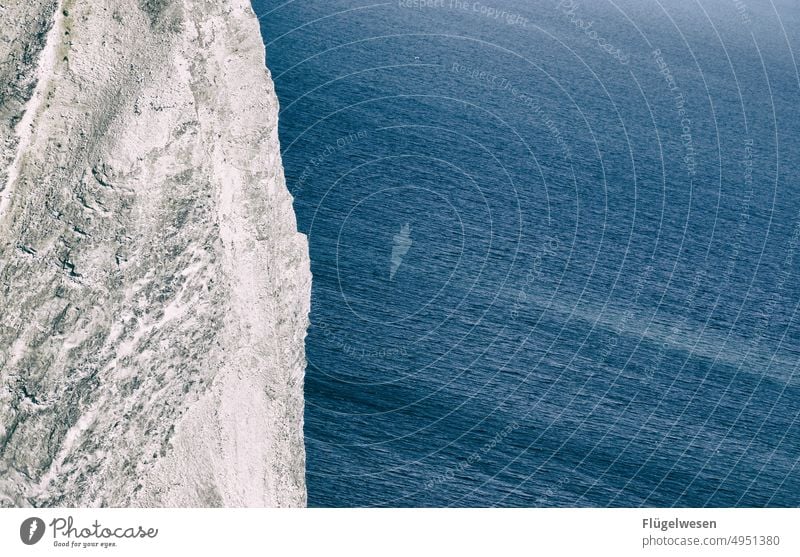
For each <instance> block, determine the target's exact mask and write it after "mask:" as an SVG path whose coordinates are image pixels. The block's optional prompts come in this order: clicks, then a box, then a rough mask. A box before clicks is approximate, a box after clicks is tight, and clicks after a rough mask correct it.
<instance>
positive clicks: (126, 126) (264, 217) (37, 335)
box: [0, 0, 311, 506]
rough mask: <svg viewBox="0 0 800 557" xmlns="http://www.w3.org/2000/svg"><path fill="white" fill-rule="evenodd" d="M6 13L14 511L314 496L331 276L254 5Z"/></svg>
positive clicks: (4, 497) (160, 0)
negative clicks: (292, 155) (313, 352)
mask: <svg viewBox="0 0 800 557" xmlns="http://www.w3.org/2000/svg"><path fill="white" fill-rule="evenodd" d="M0 17H1V18H2V26H1V27H0V64H2V65H0V149H2V151H1V152H0V188H2V191H0V505H2V506H27V505H33V506H96V505H103V506H274V505H280V506H301V505H304V504H305V501H306V495H305V480H304V474H305V453H304V449H303V437H302V425H303V424H302V418H303V392H302V388H303V372H304V368H305V356H304V348H303V341H304V337H305V333H306V327H307V319H308V310H309V298H310V281H311V275H310V270H309V261H308V248H307V243H306V239H305V237H304V236H303V235H301V234H299V233H298V232H297V226H296V221H295V216H294V212H293V208H292V199H291V196H290V195H289V193H288V191H287V189H286V186H285V183H284V177H283V169H282V166H281V159H280V152H279V146H278V135H277V99H276V96H275V92H274V88H273V84H272V81H271V79H270V76H269V73H268V71H267V69H266V67H265V60H264V46H263V43H262V41H261V36H260V32H259V26H258V22H257V20H256V17H255V15H254V14H253V12H252V9H251V7H250V5H249V2H248V1H247V0H0Z"/></svg>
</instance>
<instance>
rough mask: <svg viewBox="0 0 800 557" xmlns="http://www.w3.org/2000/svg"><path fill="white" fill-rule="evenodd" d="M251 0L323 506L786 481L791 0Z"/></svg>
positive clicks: (747, 491)
mask: <svg viewBox="0 0 800 557" xmlns="http://www.w3.org/2000/svg"><path fill="white" fill-rule="evenodd" d="M253 5H254V9H255V11H256V13H257V14H258V16H259V18H260V21H261V25H262V33H263V35H264V37H265V43H266V46H267V64H268V66H269V68H270V70H271V72H272V75H273V78H274V80H275V83H276V88H277V92H278V95H279V98H280V103H281V111H280V128H279V132H280V138H281V143H282V153H283V162H284V165H285V171H286V177H287V184H288V187H289V189H290V191H291V192H292V194H293V195H294V198H295V209H296V211H297V216H298V223H299V227H300V230H301V231H302V232H304V233H306V234H307V235H308V238H309V241H310V250H311V266H312V272H313V275H314V283H313V294H312V313H311V322H312V325H311V327H310V330H309V332H308V337H307V356H308V368H307V375H306V384H305V393H306V415H305V435H306V449H307V466H308V467H307V476H306V477H307V483H308V501H309V505H311V506H325V507H327V506H333V507H349V506H359V507H361V506H437V507H438V506H453V507H463V506H553V507H561V506H590V507H605V506H613V507H619V506H634V507H636V506H698V507H703V506H715V507H718V506H725V507H727V506H756V507H760V506H776V507H777V506H798V505H800V465H799V463H798V459H800V420H798V418H799V417H800V370H798V363H800V315H798V302H800V286H799V285H798V270H800V75H799V73H798V66H797V61H798V60H797V59H798V58H800V4H798V3H797V2H796V1H795V0H775V1H773V2H736V1H728V0H697V1H695V0H691V1H690V0H679V1H675V2H663V1H659V0H615V1H614V2H611V1H610V0H608V1H605V0H600V1H597V2H594V1H592V2H589V1H588V0H583V1H579V0H575V1H572V0H564V1H561V2H558V1H557V0H556V1H552V0H543V1H537V2H533V1H522V0H515V1H506V0H482V1H480V2H473V1H472V0H469V1H467V2H461V1H455V0H453V1H452V2H451V0H435V1H427V2H426V1H422V2H419V1H411V0H409V1H405V0H403V1H398V0H394V1H391V2H379V1H375V0H346V1H345V0H319V1H310V0H288V1H286V0H281V1H264V0H254V1H253Z"/></svg>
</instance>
